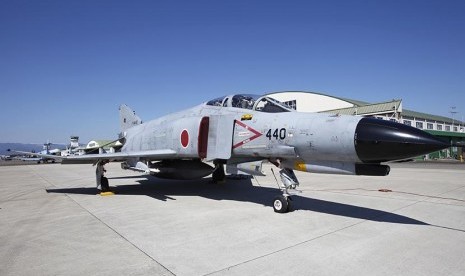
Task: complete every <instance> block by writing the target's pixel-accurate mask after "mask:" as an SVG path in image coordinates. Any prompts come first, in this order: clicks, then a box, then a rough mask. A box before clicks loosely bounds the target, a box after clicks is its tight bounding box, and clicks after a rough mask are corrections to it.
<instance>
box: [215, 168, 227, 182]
mask: <svg viewBox="0 0 465 276" xmlns="http://www.w3.org/2000/svg"><path fill="white" fill-rule="evenodd" d="M215 167H216V168H215V170H214V171H213V174H212V179H213V182H214V183H222V182H224V181H225V179H226V174H225V173H224V165H223V164H215Z"/></svg>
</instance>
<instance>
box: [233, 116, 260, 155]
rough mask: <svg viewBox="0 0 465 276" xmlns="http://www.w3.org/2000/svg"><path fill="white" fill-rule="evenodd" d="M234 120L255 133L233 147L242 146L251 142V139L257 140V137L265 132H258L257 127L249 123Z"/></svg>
mask: <svg viewBox="0 0 465 276" xmlns="http://www.w3.org/2000/svg"><path fill="white" fill-rule="evenodd" d="M234 122H235V123H236V124H237V125H239V126H241V127H243V128H245V129H246V130H248V131H249V132H252V133H253V134H254V135H253V136H252V137H250V138H247V139H244V140H242V141H241V142H239V143H237V144H235V145H234V146H233V149H235V148H237V147H240V146H242V145H244V144H247V143H248V142H250V141H252V140H255V139H257V138H258V137H260V136H262V135H263V134H261V133H260V132H258V131H257V130H255V129H253V128H251V127H249V126H248V125H246V124H244V123H243V122H241V121H237V120H235V121H234Z"/></svg>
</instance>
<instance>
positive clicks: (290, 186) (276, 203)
mask: <svg viewBox="0 0 465 276" xmlns="http://www.w3.org/2000/svg"><path fill="white" fill-rule="evenodd" d="M273 175H274V173H273ZM279 175H280V177H281V182H282V185H281V186H280V187H279V189H280V190H281V191H282V192H283V194H282V195H280V196H277V197H275V198H274V200H273V209H274V211H275V212H276V213H287V212H289V211H291V210H292V205H291V203H292V197H291V194H290V192H291V190H294V191H295V190H296V188H297V186H299V181H298V180H297V177H296V176H295V174H294V171H293V170H291V169H286V168H285V169H282V170H280V171H279Z"/></svg>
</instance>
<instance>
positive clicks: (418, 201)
mask: <svg viewBox="0 0 465 276" xmlns="http://www.w3.org/2000/svg"><path fill="white" fill-rule="evenodd" d="M464 187H465V185H464V186H461V187H458V188H455V189H452V190H450V191H446V192H444V193H441V194H439V195H437V196H440V195H443V194H446V193H449V192H451V191H455V190H458V189H461V188H464ZM426 200H427V199H424V200H417V201H415V202H412V203H410V204H407V205H405V206H402V207H399V208H397V209H394V210H390V211H388V212H389V213H395V212H397V211H399V210H402V209H405V208H408V207H411V206H413V205H415V204H418V203H422V202H426ZM383 216H386V215H381V216H375V217H373V218H371V219H374V218H381V217H383ZM371 219H364V220H361V221H358V222H356V223H354V224H351V225H347V226H345V227H342V228H339V229H336V230H334V231H331V232H328V233H325V234H323V235H320V236H317V237H314V238H311V239H308V240H305V241H301V242H298V243H296V244H293V245H290V246H286V247H284V248H281V249H278V250H275V251H273V252H270V253H267V254H263V255H260V256H258V257H255V258H252V259H249V260H246V261H243V262H240V263H237V264H234V265H231V266H228V267H226V268H223V269H220V270H217V271H213V272H210V273H207V274H204V276H207V275H213V274H217V273H220V272H222V271H227V270H230V269H231V268H234V267H238V266H240V265H243V264H246V263H250V262H253V261H256V260H259V259H262V258H265V257H268V256H271V255H274V254H276V253H280V252H283V251H285V250H288V249H291V248H294V247H298V246H300V245H303V244H306V243H309V242H312V241H315V240H317V239H320V238H323V237H326V236H328V235H331V234H335V233H337V232H341V231H344V230H346V229H349V228H352V227H354V226H357V225H359V224H362V223H365V222H368V221H371ZM425 226H432V227H439V228H444V229H449V230H454V231H460V232H465V230H462V229H454V228H449V227H445V226H439V225H434V224H429V223H427V225H425Z"/></svg>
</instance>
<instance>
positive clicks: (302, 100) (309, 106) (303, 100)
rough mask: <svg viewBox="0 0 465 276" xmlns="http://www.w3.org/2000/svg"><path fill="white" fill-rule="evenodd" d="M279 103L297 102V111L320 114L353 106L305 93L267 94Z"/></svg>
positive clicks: (337, 100)
mask: <svg viewBox="0 0 465 276" xmlns="http://www.w3.org/2000/svg"><path fill="white" fill-rule="evenodd" d="M268 95H269V96H271V97H273V98H274V99H276V100H278V101H280V102H288V101H293V100H296V101H297V111H300V112H320V111H325V110H332V109H338V108H347V107H353V104H351V103H349V102H346V101H344V100H340V99H337V98H334V97H331V96H326V95H320V94H312V93H305V92H278V93H271V94H268Z"/></svg>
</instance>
